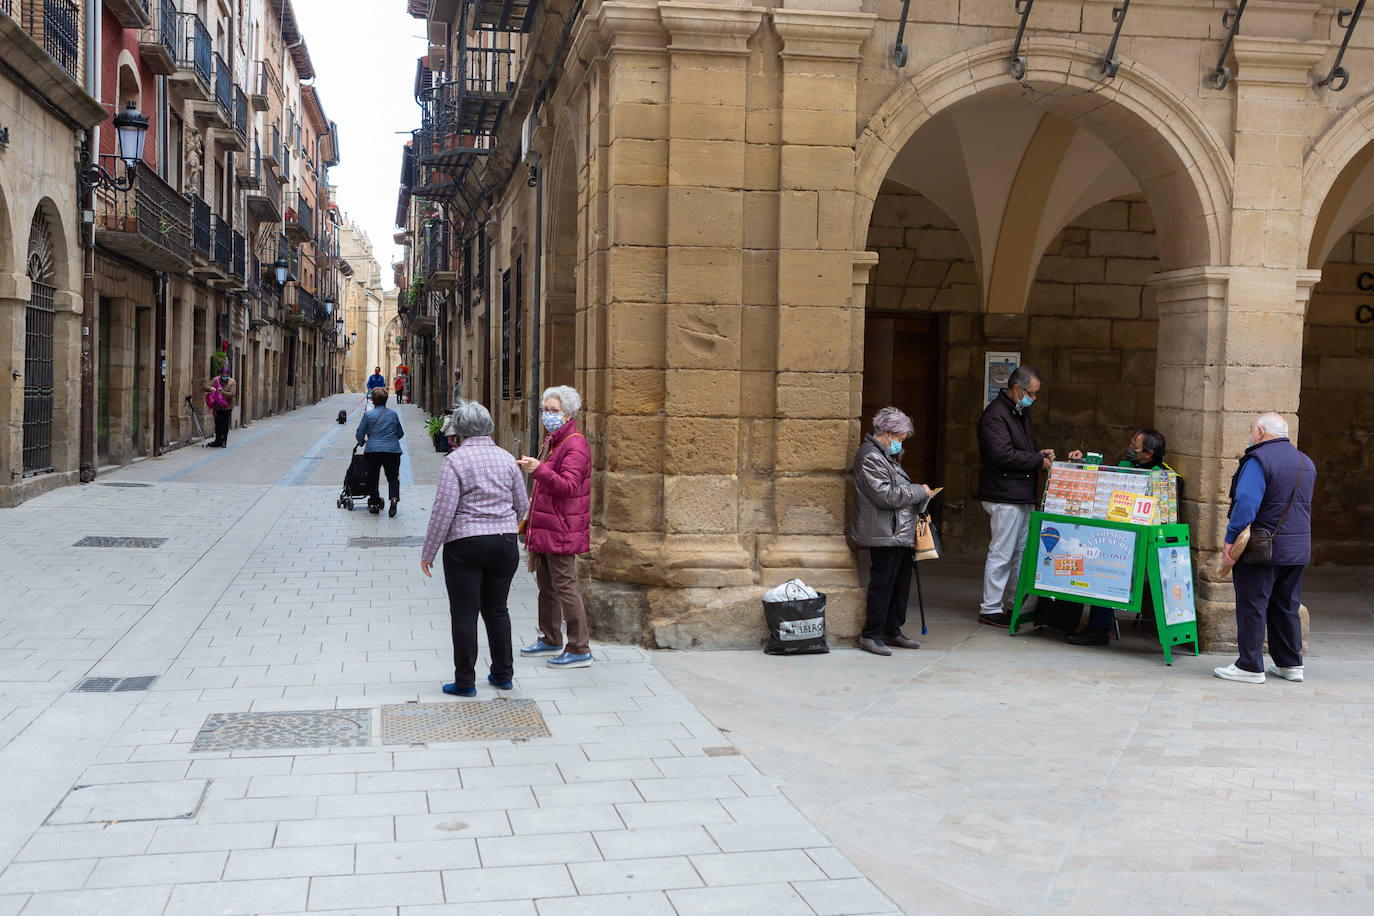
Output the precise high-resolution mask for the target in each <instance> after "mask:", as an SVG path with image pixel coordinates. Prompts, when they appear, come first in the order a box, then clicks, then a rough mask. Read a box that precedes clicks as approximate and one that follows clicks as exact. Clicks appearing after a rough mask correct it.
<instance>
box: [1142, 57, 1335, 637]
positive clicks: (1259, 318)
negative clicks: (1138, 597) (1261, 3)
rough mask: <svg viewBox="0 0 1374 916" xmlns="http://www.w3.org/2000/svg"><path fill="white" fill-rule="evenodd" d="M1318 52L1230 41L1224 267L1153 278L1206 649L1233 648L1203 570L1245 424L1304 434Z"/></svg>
mask: <svg viewBox="0 0 1374 916" xmlns="http://www.w3.org/2000/svg"><path fill="white" fill-rule="evenodd" d="M1321 50H1322V49H1321V48H1320V47H1317V46H1313V45H1310V44H1304V43H1301V42H1297V41H1293V40H1286V39H1273V38H1248V37H1240V38H1237V39H1236V42H1235V53H1236V61H1237V64H1238V67H1237V70H1238V72H1237V76H1236V79H1235V86H1236V107H1235V163H1236V170H1235V192H1234V195H1233V198H1232V213H1231V237H1230V250H1229V251H1228V252H1223V253H1221V254H1222V255H1223V256H1224V257H1225V258H1226V259H1227V263H1229V266H1228V267H1224V268H1218V267H1203V268H1194V269H1189V270H1181V271H1172V272H1168V273H1164V274H1161V275H1158V276H1156V277H1155V278H1154V280H1153V281H1152V285H1153V286H1154V288H1155V294H1156V301H1157V302H1158V305H1159V347H1158V353H1159V357H1158V365H1157V369H1156V387H1155V391H1156V395H1155V396H1156V406H1155V419H1156V425H1157V426H1159V427H1160V428H1161V429H1162V430H1165V431H1166V434H1167V435H1168V437H1169V455H1170V460H1171V463H1172V464H1173V466H1174V467H1175V468H1176V469H1177V470H1178V471H1179V473H1180V475H1181V476H1182V477H1183V485H1182V486H1183V498H1184V502H1183V504H1182V506H1181V507H1180V508H1181V509H1182V511H1183V520H1184V521H1186V522H1188V523H1189V524H1190V525H1191V527H1192V538H1193V544H1194V547H1195V556H1196V558H1197V562H1198V566H1199V572H1200V574H1199V576H1198V634H1199V637H1200V639H1201V640H1202V643H1203V647H1204V648H1205V649H1206V650H1207V651H1213V652H1215V651H1224V650H1226V649H1228V648H1231V647H1234V645H1235V610H1234V608H1235V604H1234V593H1233V592H1232V589H1231V584H1230V580H1229V579H1226V580H1220V581H1210V580H1209V579H1208V578H1207V576H1206V575H1205V574H1203V571H1204V570H1205V569H1206V567H1207V565H1208V564H1210V563H1211V562H1212V561H1213V559H1214V557H1215V554H1216V552H1217V551H1218V550H1219V549H1220V545H1221V543H1222V539H1223V536H1224V533H1225V528H1226V511H1227V508H1228V505H1229V501H1228V491H1229V488H1230V482H1231V475H1232V473H1233V472H1234V470H1235V467H1236V459H1237V458H1239V456H1240V455H1241V453H1242V452H1243V451H1244V450H1245V446H1246V440H1247V437H1248V435H1249V430H1250V422H1251V420H1253V419H1254V417H1255V415H1256V414H1259V413H1262V412H1264V411H1268V410H1275V411H1278V412H1280V413H1282V414H1283V415H1284V416H1285V417H1287V418H1288V419H1289V423H1290V424H1291V426H1292V428H1293V432H1294V435H1295V436H1296V434H1297V413H1298V397H1299V393H1300V390H1301V380H1302V335H1303V315H1304V312H1305V308H1306V301H1307V297H1308V295H1309V294H1310V291H1311V287H1312V285H1313V284H1314V283H1315V282H1316V278H1317V277H1318V276H1319V274H1318V272H1315V271H1309V270H1306V269H1305V267H1306V265H1305V257H1306V248H1307V245H1306V240H1305V239H1301V238H1299V234H1300V233H1299V227H1300V226H1301V206H1302V164H1303V154H1304V150H1305V148H1306V138H1305V130H1306V124H1307V121H1306V114H1307V111H1308V110H1309V108H1310V106H1311V104H1312V90H1311V85H1310V80H1309V77H1308V70H1309V69H1310V68H1311V67H1312V66H1313V65H1314V64H1315V63H1316V61H1317V59H1318V58H1319V57H1320V56H1321Z"/></svg>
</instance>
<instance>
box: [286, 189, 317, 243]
mask: <svg viewBox="0 0 1374 916" xmlns="http://www.w3.org/2000/svg"><path fill="white" fill-rule="evenodd" d="M314 215H315V214H314V210H313V209H311V207H310V204H309V203H308V202H307V201H306V199H305V198H304V197H302V196H301V195H299V194H297V195H296V208H295V209H292V208H291V207H287V208H286V237H287V238H288V239H290V240H291V241H292V242H294V243H295V244H297V245H300V244H303V243H305V242H308V241H310V240H311V238H313V237H314V235H315V230H314V222H315V220H314Z"/></svg>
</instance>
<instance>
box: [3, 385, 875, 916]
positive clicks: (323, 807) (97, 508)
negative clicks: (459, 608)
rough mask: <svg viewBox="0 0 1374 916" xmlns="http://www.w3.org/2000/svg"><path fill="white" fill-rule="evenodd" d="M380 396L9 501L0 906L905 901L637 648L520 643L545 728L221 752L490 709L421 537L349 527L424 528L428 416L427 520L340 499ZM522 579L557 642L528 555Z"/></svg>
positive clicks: (427, 909) (431, 463) (437, 909)
mask: <svg viewBox="0 0 1374 916" xmlns="http://www.w3.org/2000/svg"><path fill="white" fill-rule="evenodd" d="M356 400H357V398H356V396H352V397H348V396H340V397H338V398H334V399H332V400H330V401H328V402H326V403H324V404H321V405H317V406H315V407H312V408H307V409H305V410H301V411H297V412H295V413H294V414H291V415H287V416H286V417H278V418H273V419H271V420H268V421H262V422H259V423H255V424H254V425H253V426H252V427H250V428H249V429H247V430H235V431H234V432H233V433H232V434H231V437H230V443H231V447H230V448H229V449H226V450H224V451H218V450H213V451H207V450H203V449H185V450H182V451H179V452H176V453H173V454H172V455H169V456H167V457H166V458H163V459H158V460H150V461H146V462H141V463H139V464H137V465H134V466H132V467H130V468H128V469H126V470H123V471H120V472H118V473H113V474H109V475H105V476H102V478H101V480H100V482H99V483H97V484H96V485H92V486H86V487H71V488H66V489H63V490H59V491H56V492H54V493H50V494H47V495H45V496H43V497H40V498H38V499H35V500H33V501H31V502H29V503H27V504H25V505H23V506H21V507H19V508H17V509H11V510H5V511H4V512H3V516H2V517H3V521H4V524H3V526H0V573H2V574H3V581H4V583H5V589H6V594H5V599H4V601H3V603H0V659H3V660H4V662H5V664H4V666H3V668H0V742H3V746H0V772H3V773H4V774H5V794H4V800H3V802H0V811H3V813H4V817H3V818H0V866H3V871H0V914H13V913H22V914H24V916H36V914H48V913H57V914H72V913H88V912H109V913H117V914H121V916H123V914H128V916H133V914H142V913H156V914H196V916H200V914H207V913H295V912H321V911H324V912H328V911H335V912H349V913H365V914H393V916H400V914H422V913H423V914H459V913H481V914H486V916H491V914H495V916H501V914H534V913H538V914H563V913H598V914H615V913H633V914H656V913H680V914H692V913H779V914H786V913H819V914H831V913H835V914H839V913H870V912H873V913H878V912H896V911H897V910H896V907H895V905H894V904H893V902H892V901H891V899H890V898H889V897H887V896H886V895H884V894H883V893H882V892H880V891H879V890H878V889H877V888H875V886H874V885H873V884H872V883H870V882H869V881H868V880H867V879H866V878H865V877H864V876H863V875H862V874H860V872H859V871H857V870H856V869H855V868H854V867H853V866H852V865H851V864H850V862H849V861H848V860H847V859H846V858H845V856H844V855H843V854H841V853H840V852H839V851H838V850H836V848H835V847H834V846H833V845H832V844H831V843H830V841H829V840H828V839H827V838H826V837H825V836H824V835H823V834H822V833H821V832H820V831H819V830H817V829H816V827H815V826H814V825H813V823H812V822H811V821H809V820H808V819H807V818H806V817H805V816H803V815H802V814H801V813H800V812H799V811H798V809H797V807H796V806H795V805H794V804H793V803H792V802H791V801H790V800H789V799H788V798H787V797H786V796H785V795H784V794H782V793H781V792H780V791H779V790H778V788H777V786H776V785H775V782H774V780H772V779H769V778H767V777H765V776H763V775H761V774H760V773H759V771H758V770H757V769H756V768H755V767H754V766H753V765H752V764H751V763H750V762H749V760H748V759H747V758H746V757H744V756H741V755H740V754H739V752H738V748H737V747H736V746H735V744H734V742H733V741H732V740H731V737H730V736H727V735H726V734H724V733H722V732H721V731H720V730H719V729H717V728H716V727H715V726H714V725H712V724H711V722H710V721H708V719H707V718H706V717H705V716H703V715H702V713H701V712H700V710H699V709H698V707H697V706H696V705H695V704H694V703H692V702H691V701H689V700H688V699H686V698H685V697H684V696H683V694H682V693H681V692H680V691H679V690H678V689H677V688H676V687H674V686H673V685H672V684H671V683H670V682H669V681H668V680H667V679H666V678H665V677H664V676H663V674H662V673H660V671H659V669H658V667H657V666H656V664H655V660H654V658H652V657H651V656H650V655H649V654H648V653H645V652H643V651H641V650H639V649H635V648H623V647H602V646H597V647H595V648H594V654H595V658H596V661H595V664H594V665H593V667H591V668H590V669H585V670H575V671H554V670H551V669H549V668H547V667H545V666H544V665H543V663H542V661H539V662H536V661H533V660H518V661H517V672H516V689H515V690H514V691H512V692H511V693H510V694H509V695H510V697H511V698H513V699H526V700H531V701H534V702H535V703H537V706H538V709H539V711H540V712H541V713H542V716H543V720H544V722H545V723H546V725H547V727H548V730H549V732H550V736H549V737H545V738H531V739H528V740H509V739H508V740H487V741H463V742H448V743H428V744H420V745H405V744H403V745H383V744H381V743H380V736H379V735H378V734H377V733H376V729H375V727H374V728H373V729H372V734H371V736H370V737H369V738H367V739H366V740H367V741H368V743H367V744H365V745H363V746H354V747H334V748H326V747H317V748H304V749H303V748H266V749H257V750H204V751H197V750H195V749H193V743H194V742H195V741H196V739H197V736H198V734H199V732H200V729H201V728H202V726H203V725H204V724H205V723H206V721H207V718H208V717H211V716H214V715H217V714H228V713H250V712H257V713H267V712H285V711H342V710H365V711H366V712H364V713H361V714H359V717H358V719H356V720H354V721H352V722H350V721H347V720H345V719H343V718H341V717H340V716H332V717H330V719H329V720H328V721H331V722H333V723H334V724H336V725H339V726H340V727H341V728H342V729H349V728H352V729H354V730H355V731H357V730H358V726H359V723H362V724H363V725H366V724H367V723H368V722H371V723H372V724H373V725H374V726H375V724H376V722H377V721H378V718H379V713H378V710H380V709H381V707H383V706H385V705H387V704H405V703H411V702H417V701H418V702H423V703H434V702H440V703H463V702H470V701H462V700H453V699H451V698H446V697H444V696H443V695H442V694H441V693H440V692H439V689H438V688H439V685H440V684H442V683H443V682H445V681H448V680H451V679H452V660H451V649H450V643H449V635H448V615H447V601H446V598H445V595H444V592H443V588H442V581H441V579H440V578H437V577H436V578H435V579H433V580H429V579H426V578H424V577H423V576H422V575H421V574H420V572H419V570H418V548H417V547H415V546H396V547H367V548H364V547H358V546H350V544H349V539H350V538H356V537H402V538H403V537H416V536H419V535H421V534H422V533H423V531H424V528H425V524H426V521H427V513H426V510H427V509H428V506H429V503H430V501H431V499H432V496H433V488H432V481H433V479H434V477H433V475H434V470H435V469H436V468H437V466H438V456H437V455H435V453H434V452H433V450H432V448H431V447H430V446H429V443H428V440H427V438H426V437H425V436H424V435H423V430H422V428H421V427H420V422H421V420H422V417H421V415H420V414H419V412H418V411H417V410H414V409H411V408H407V409H406V410H405V412H404V416H405V419H406V422H407V439H406V442H407V445H408V446H410V447H412V448H413V449H414V451H413V453H412V454H411V455H410V456H409V458H408V460H407V468H406V471H405V476H406V479H407V484H408V485H407V486H406V488H405V490H404V492H403V498H402V503H401V513H400V515H399V517H398V518H396V519H394V520H393V519H388V518H387V517H386V516H385V515H384V514H383V515H380V516H373V515H369V514H367V513H366V512H365V511H364V510H361V509H358V510H355V511H354V512H352V513H348V512H345V511H343V510H340V509H338V508H336V507H335V496H336V494H337V490H338V486H339V481H340V480H341V479H342V476H343V468H344V467H345V466H346V463H347V460H348V452H349V447H350V445H351V441H352V438H351V437H352V427H353V425H354V424H356V421H357V419H358V415H357V414H356V413H355V414H354V415H353V416H352V417H351V419H350V424H349V426H348V428H346V429H345V428H341V427H339V426H337V425H336V424H334V421H333V417H334V414H335V413H336V412H337V410H338V409H340V408H341V407H342V408H345V409H348V408H349V407H351V406H353V404H354V402H356ZM116 483H117V484H147V485H148V486H110V485H109V484H116ZM86 536H102V537H109V536H124V537H138V538H165V539H166V541H165V543H163V544H162V545H161V546H158V547H108V546H97V547H73V546H72V545H73V544H74V543H76V542H77V541H78V540H79V539H81V538H84V537H86ZM511 598H512V600H511V611H512V617H513V621H514V630H515V637H516V640H517V643H519V642H520V641H529V640H531V639H532V638H533V636H534V634H535V628H534V624H533V621H534V616H535V595H534V588H533V583H532V579H531V577H530V576H529V575H528V574H527V573H525V572H524V571H522V572H521V573H520V575H519V576H518V577H517V579H516V585H515V587H514V588H513V590H512V596H511ZM481 674H482V672H481V671H479V681H480V680H481ZM150 675H151V676H157V678H158V680H157V681H156V683H155V684H154V685H153V686H152V687H151V688H150V689H148V690H146V691H128V692H106V693H74V692H72V690H73V688H74V687H75V686H76V685H77V683H78V682H79V681H81V680H82V679H84V678H89V677H107V678H125V677H137V676H150ZM496 695H497V692H496V691H495V690H493V689H491V688H489V687H487V685H485V684H484V683H483V684H482V685H481V687H480V688H479V699H481V700H490V699H494V698H495V697H496Z"/></svg>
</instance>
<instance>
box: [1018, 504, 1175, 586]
mask: <svg viewBox="0 0 1374 916" xmlns="http://www.w3.org/2000/svg"><path fill="white" fill-rule="evenodd" d="M1136 539H1137V535H1136V534H1135V532H1132V531H1119V530H1117V529H1115V528H1097V527H1093V526H1092V525H1076V524H1069V523H1066V522H1058V521H1055V522H1050V521H1042V522H1041V524H1040V532H1039V537H1037V538H1036V540H1035V551H1036V555H1035V587H1036V588H1038V589H1040V590H1042V591H1046V592H1054V593H1056V594H1060V595H1065V596H1067V597H1069V598H1080V599H1082V598H1097V599H1099V600H1103V601H1113V602H1118V603H1121V604H1125V603H1128V602H1130V600H1131V584H1132V579H1133V578H1134V575H1135V547H1136ZM1028 546H1029V545H1028ZM1183 549H1184V550H1185V551H1186V550H1187V548H1183Z"/></svg>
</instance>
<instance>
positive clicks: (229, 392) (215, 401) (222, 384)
mask: <svg viewBox="0 0 1374 916" xmlns="http://www.w3.org/2000/svg"><path fill="white" fill-rule="evenodd" d="M238 393H239V386H238V383H236V382H235V381H234V380H233V378H232V377H230V375H229V361H228V360H227V359H226V360H225V361H224V362H223V363H221V364H220V367H219V375H217V376H215V377H214V378H212V379H210V383H209V384H208V385H206V386H205V403H206V405H208V406H209V407H210V409H211V410H213V411H214V412H215V441H214V442H211V443H210V447H211V448H225V447H227V446H228V445H229V423H230V420H231V419H232V418H233V416H234V400H235V398H237V397H238Z"/></svg>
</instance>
